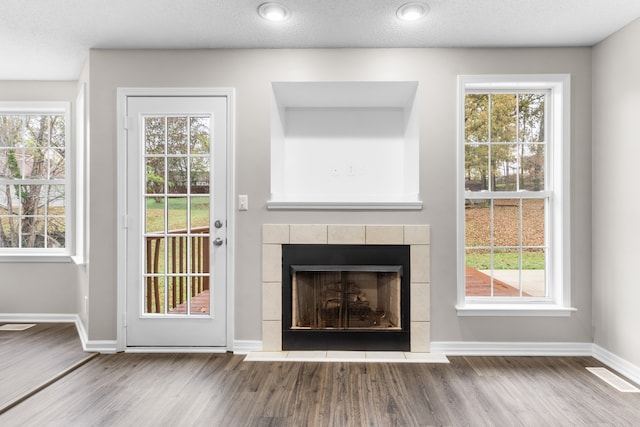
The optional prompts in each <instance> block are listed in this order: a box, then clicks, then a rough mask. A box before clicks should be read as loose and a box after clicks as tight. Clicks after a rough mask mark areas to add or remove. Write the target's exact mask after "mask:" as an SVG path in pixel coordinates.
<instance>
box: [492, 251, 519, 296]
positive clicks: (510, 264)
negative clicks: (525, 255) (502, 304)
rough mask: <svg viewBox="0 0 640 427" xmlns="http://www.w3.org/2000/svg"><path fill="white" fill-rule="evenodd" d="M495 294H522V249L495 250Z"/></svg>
mask: <svg viewBox="0 0 640 427" xmlns="http://www.w3.org/2000/svg"><path fill="white" fill-rule="evenodd" d="M493 294H494V296H505V297H506V296H520V249H515V248H514V249H496V250H494V252H493Z"/></svg>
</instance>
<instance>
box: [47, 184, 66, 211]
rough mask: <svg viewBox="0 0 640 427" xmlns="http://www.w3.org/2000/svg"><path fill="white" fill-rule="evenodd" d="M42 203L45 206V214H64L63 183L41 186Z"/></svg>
mask: <svg viewBox="0 0 640 427" xmlns="http://www.w3.org/2000/svg"><path fill="white" fill-rule="evenodd" d="M41 203H42V205H45V204H46V206H47V215H64V212H65V198H64V185H44V186H42V201H41Z"/></svg>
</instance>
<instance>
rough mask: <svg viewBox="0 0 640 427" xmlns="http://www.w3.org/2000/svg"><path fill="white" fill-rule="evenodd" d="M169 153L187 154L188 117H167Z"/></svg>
mask: <svg viewBox="0 0 640 427" xmlns="http://www.w3.org/2000/svg"><path fill="white" fill-rule="evenodd" d="M167 133H168V134H167V154H187V141H188V137H187V118H186V117H167Z"/></svg>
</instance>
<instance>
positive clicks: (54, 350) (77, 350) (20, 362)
mask: <svg viewBox="0 0 640 427" xmlns="http://www.w3.org/2000/svg"><path fill="white" fill-rule="evenodd" d="M4 324H6V323H0V325H4ZM88 357H91V354H89V353H85V352H84V351H82V344H81V343H80V338H78V332H77V331H76V326H75V325H74V324H72V323H42V324H37V325H36V326H34V327H32V328H29V329H26V330H24V331H0V413H1V412H2V411H3V410H4V408H6V407H7V406H10V405H12V404H13V403H14V402H15V401H16V400H19V399H20V398H21V397H22V396H24V395H25V394H28V393H30V392H31V391H33V390H34V389H36V388H37V387H39V386H41V385H42V384H44V383H46V382H48V381H49V380H52V379H53V378H54V377H55V376H57V375H58V374H60V373H62V372H63V371H65V370H67V369H69V368H71V367H73V366H74V365H76V364H78V363H81V362H82V361H85V360H86V359H87V358H88ZM0 424H1V423H0Z"/></svg>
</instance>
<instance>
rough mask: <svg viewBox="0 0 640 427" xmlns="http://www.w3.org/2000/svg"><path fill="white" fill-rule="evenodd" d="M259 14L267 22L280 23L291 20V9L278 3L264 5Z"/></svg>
mask: <svg viewBox="0 0 640 427" xmlns="http://www.w3.org/2000/svg"><path fill="white" fill-rule="evenodd" d="M258 14H259V15H260V16H261V17H262V18H264V19H266V20H267V21H272V22H280V21H284V20H285V19H287V18H289V15H291V13H289V9H287V8H286V7H284V6H283V5H281V4H278V3H263V4H261V5H260V7H259V8H258Z"/></svg>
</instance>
